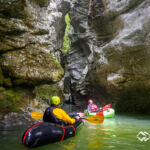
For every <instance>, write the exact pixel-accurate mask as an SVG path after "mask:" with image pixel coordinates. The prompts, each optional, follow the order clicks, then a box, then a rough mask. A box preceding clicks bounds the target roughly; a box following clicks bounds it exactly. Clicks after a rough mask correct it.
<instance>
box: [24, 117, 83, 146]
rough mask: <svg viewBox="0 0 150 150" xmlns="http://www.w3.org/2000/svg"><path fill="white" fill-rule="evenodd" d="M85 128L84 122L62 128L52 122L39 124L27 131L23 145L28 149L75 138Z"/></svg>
mask: <svg viewBox="0 0 150 150" xmlns="http://www.w3.org/2000/svg"><path fill="white" fill-rule="evenodd" d="M82 126H83V122H82V120H78V121H76V122H75V123H74V124H73V125H69V126H60V125H57V124H54V123H50V122H39V123H38V124H35V125H33V126H32V127H30V128H29V129H27V130H26V131H25V132H24V134H23V136H22V143H23V144H24V145H25V146H27V147H37V146H41V145H45V144H49V143H52V142H56V141H61V142H62V141H63V139H66V138H69V137H73V136H75V135H76V132H78V130H79V129H80V128H81V127H82Z"/></svg>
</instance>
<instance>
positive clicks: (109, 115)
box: [85, 108, 115, 118]
mask: <svg viewBox="0 0 150 150" xmlns="http://www.w3.org/2000/svg"><path fill="white" fill-rule="evenodd" d="M86 111H87V110H86ZM86 111H85V112H86ZM95 115H99V112H91V113H87V114H86V116H95ZM114 115H115V110H114V109H113V108H107V109H106V110H104V111H103V116H104V118H112V117H114Z"/></svg>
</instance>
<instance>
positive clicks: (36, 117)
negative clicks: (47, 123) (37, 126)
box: [31, 112, 104, 123]
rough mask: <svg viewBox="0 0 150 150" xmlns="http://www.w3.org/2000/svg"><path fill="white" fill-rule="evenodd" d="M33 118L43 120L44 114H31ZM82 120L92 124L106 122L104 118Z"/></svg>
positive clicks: (91, 117)
mask: <svg viewBox="0 0 150 150" xmlns="http://www.w3.org/2000/svg"><path fill="white" fill-rule="evenodd" d="M31 118H32V119H42V118H43V113H40V112H32V113H31ZM81 119H85V120H87V121H89V122H91V123H103V121H104V116H98V115H96V116H90V117H86V118H81Z"/></svg>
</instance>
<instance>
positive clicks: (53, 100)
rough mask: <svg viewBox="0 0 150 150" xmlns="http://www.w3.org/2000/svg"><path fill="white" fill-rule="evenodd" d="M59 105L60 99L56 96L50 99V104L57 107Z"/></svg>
mask: <svg viewBox="0 0 150 150" xmlns="http://www.w3.org/2000/svg"><path fill="white" fill-rule="evenodd" d="M59 103H60V98H59V97H58V96H52V97H51V104H54V105H59Z"/></svg>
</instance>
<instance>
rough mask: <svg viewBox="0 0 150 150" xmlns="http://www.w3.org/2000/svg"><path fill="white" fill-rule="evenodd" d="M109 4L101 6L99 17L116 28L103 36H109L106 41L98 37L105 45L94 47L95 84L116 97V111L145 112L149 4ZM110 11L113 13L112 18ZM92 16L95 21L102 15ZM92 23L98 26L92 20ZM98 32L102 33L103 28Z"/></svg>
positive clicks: (149, 46)
mask: <svg viewBox="0 0 150 150" xmlns="http://www.w3.org/2000/svg"><path fill="white" fill-rule="evenodd" d="M111 3H114V2H110V1H107V3H106V4H105V3H103V6H104V10H103V15H102V16H103V17H104V18H106V19H107V22H108V24H109V23H112V22H113V26H116V27H117V28H116V29H115V30H112V31H111V34H110V33H107V34H106V36H107V35H108V36H109V37H110V38H109V39H108V40H106V39H105V38H101V39H102V40H103V41H105V44H103V43H102V44H97V45H96V47H95V50H94V55H96V56H98V57H97V58H96V57H95V58H94V61H95V63H94V64H95V65H94V66H95V68H96V78H97V81H96V82H97V83H99V84H100V85H103V86H105V87H106V88H107V91H109V93H111V94H112V95H113V96H114V97H115V98H114V99H115V100H114V103H116V105H117V106H116V107H117V108H118V109H119V110H122V111H125V110H127V111H142V112H147V110H146V108H147V106H146V105H148V104H150V100H147V98H146V97H145V95H147V96H148V95H149V92H146V91H148V89H149V85H150V84H149V82H150V81H149V79H148V75H149V72H150V67H149V64H150V61H149V58H150V44H149V33H150V21H149V20H150V15H149V13H150V2H149V1H147V0H145V1H135V2H134V3H133V2H132V3H131V1H128V3H126V4H122V3H123V1H121V2H116V3H115V5H113V4H112V5H111ZM110 5H111V6H110ZM123 5H124V6H123ZM133 6H134V7H133ZM129 8H130V9H129ZM93 11H94V10H93ZM111 12H113V13H114V14H112V15H113V19H112V16H111V15H110V14H111ZM95 17H96V18H97V20H99V18H100V19H101V16H98V15H97V16H95ZM115 20H117V22H116V21H115ZM93 21H94V24H96V26H97V21H96V20H95V18H93ZM94 26H95V25H93V27H94ZM100 30H103V26H102V27H100ZM105 31H107V25H106V29H105ZM100 34H101V32H100V31H98V30H97V28H96V39H98V38H100V37H101V35H100ZM136 91H137V92H136ZM144 91H145V92H144ZM115 94H116V95H115ZM148 97H149V96H148ZM116 101H117V102H116ZM144 103H147V104H146V105H145V104H144ZM144 105H145V107H143V106H144ZM124 106H125V107H124ZM123 108H124V109H123Z"/></svg>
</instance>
